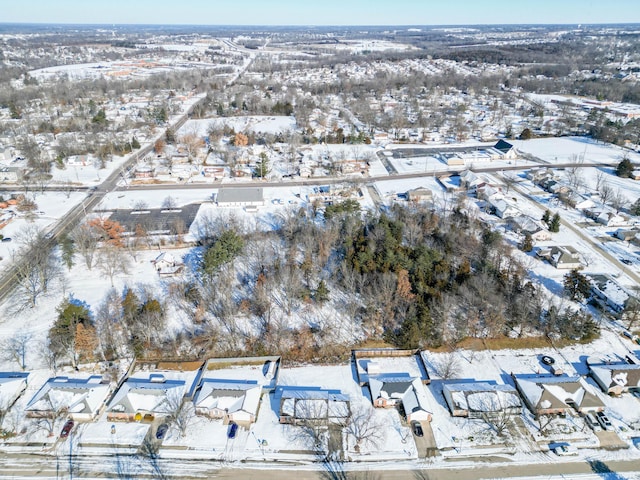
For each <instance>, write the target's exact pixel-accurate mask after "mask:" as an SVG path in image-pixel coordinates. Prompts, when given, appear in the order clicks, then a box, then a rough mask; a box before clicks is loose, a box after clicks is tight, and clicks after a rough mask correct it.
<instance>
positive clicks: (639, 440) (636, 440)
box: [631, 437, 640, 450]
mask: <svg viewBox="0 0 640 480" xmlns="http://www.w3.org/2000/svg"><path fill="white" fill-rule="evenodd" d="M631 443H633V446H634V447H636V448H637V449H638V450H640V437H632V438H631Z"/></svg>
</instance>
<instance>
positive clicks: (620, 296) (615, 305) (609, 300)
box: [588, 274, 631, 313]
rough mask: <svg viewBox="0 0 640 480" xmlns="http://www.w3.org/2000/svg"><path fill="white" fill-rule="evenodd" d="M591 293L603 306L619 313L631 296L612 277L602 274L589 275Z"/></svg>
mask: <svg viewBox="0 0 640 480" xmlns="http://www.w3.org/2000/svg"><path fill="white" fill-rule="evenodd" d="M588 278H589V282H590V283H591V293H592V294H593V297H594V298H595V299H596V300H597V301H599V302H600V303H601V304H602V305H603V306H606V307H609V308H611V309H612V310H613V311H614V312H617V313H620V312H622V311H623V310H624V307H625V306H626V304H627V300H629V297H630V296H631V294H630V293H629V292H628V291H627V290H626V289H625V288H624V287H623V286H622V285H620V284H619V283H618V282H617V281H616V280H615V279H614V278H613V277H611V276H609V275H603V274H589V275H588Z"/></svg>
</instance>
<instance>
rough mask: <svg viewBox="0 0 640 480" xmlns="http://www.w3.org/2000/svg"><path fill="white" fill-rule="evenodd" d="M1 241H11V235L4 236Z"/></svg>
mask: <svg viewBox="0 0 640 480" xmlns="http://www.w3.org/2000/svg"><path fill="white" fill-rule="evenodd" d="M2 241H3V242H10V241H11V237H4V238H3V239H2Z"/></svg>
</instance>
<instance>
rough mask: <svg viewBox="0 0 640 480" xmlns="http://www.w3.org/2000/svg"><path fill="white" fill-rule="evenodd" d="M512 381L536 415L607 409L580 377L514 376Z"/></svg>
mask: <svg viewBox="0 0 640 480" xmlns="http://www.w3.org/2000/svg"><path fill="white" fill-rule="evenodd" d="M512 378H513V380H514V382H515V384H516V389H517V390H518V392H519V393H520V396H521V397H522V399H523V400H524V403H525V405H526V406H527V408H528V409H529V410H530V411H531V412H532V413H533V414H534V415H536V416H538V415H559V414H566V413H569V412H571V411H577V412H579V413H585V412H600V411H602V410H604V403H603V402H602V400H600V398H598V396H597V394H596V392H595V391H594V390H593V388H592V387H591V386H590V385H589V384H588V383H587V382H586V380H585V379H584V378H582V377H580V376H575V377H570V376H567V375H559V376H555V375H513V374H512Z"/></svg>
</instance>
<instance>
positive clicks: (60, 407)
mask: <svg viewBox="0 0 640 480" xmlns="http://www.w3.org/2000/svg"><path fill="white" fill-rule="evenodd" d="M110 392H111V385H110V383H109V382H108V381H106V380H104V379H103V377H102V376H101V375H92V376H90V377H84V378H70V377H54V378H50V379H49V380H48V381H47V382H46V383H45V384H44V385H43V386H42V387H41V388H40V390H38V392H37V393H36V394H35V395H34V396H33V398H32V399H31V400H30V401H29V403H28V404H27V406H26V408H25V411H26V414H27V416H28V417H35V418H39V417H56V416H58V415H60V414H62V413H66V414H67V415H68V416H69V417H70V418H72V419H73V420H80V421H91V420H93V419H95V418H96V417H97V416H98V414H99V413H100V412H101V410H102V407H103V406H104V403H105V401H106V399H107V396H108V395H109V393H110Z"/></svg>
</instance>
